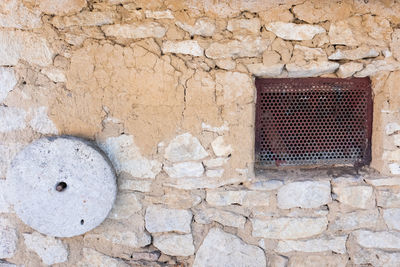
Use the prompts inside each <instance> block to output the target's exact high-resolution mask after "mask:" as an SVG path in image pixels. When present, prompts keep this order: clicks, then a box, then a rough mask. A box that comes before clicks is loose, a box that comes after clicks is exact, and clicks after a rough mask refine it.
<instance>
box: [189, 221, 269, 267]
mask: <svg viewBox="0 0 400 267" xmlns="http://www.w3.org/2000/svg"><path fill="white" fill-rule="evenodd" d="M266 264H267V263H266V259H265V254H264V251H263V250H262V249H261V248H259V247H257V246H253V245H248V244H246V243H245V242H243V241H242V240H241V239H240V238H238V237H237V236H235V235H232V234H228V233H225V232H224V231H222V230H220V229H218V228H212V229H210V231H209V232H208V234H207V236H206V237H205V239H204V240H203V243H202V244H201V246H200V248H199V250H198V251H197V253H196V258H195V260H194V263H193V267H212V266H248V267H250V266H251V267H265V266H266Z"/></svg>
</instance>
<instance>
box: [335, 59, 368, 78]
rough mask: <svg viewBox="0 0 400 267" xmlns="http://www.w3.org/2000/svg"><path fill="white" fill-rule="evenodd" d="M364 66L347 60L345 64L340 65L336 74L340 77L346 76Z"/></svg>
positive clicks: (351, 74)
mask: <svg viewBox="0 0 400 267" xmlns="http://www.w3.org/2000/svg"><path fill="white" fill-rule="evenodd" d="M363 68H364V64H363V63H359V62H348V63H345V64H342V65H340V67H339V69H338V71H337V75H338V76H339V77H340V78H348V77H351V76H353V75H354V73H356V72H357V71H360V70H362V69H363Z"/></svg>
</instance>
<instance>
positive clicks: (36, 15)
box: [0, 0, 42, 29]
mask: <svg viewBox="0 0 400 267" xmlns="http://www.w3.org/2000/svg"><path fill="white" fill-rule="evenodd" d="M0 10H1V13H0V27H4V28H16V29H32V28H40V27H41V26H42V21H41V20H40V11H39V10H37V9H36V10H30V9H29V8H27V7H26V6H25V5H24V4H23V2H21V1H18V0H9V1H2V3H0Z"/></svg>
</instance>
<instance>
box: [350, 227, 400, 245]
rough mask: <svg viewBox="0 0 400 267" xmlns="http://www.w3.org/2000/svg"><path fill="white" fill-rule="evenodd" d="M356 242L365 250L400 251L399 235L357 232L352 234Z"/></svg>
mask: <svg viewBox="0 0 400 267" xmlns="http://www.w3.org/2000/svg"><path fill="white" fill-rule="evenodd" d="M352 235H354V237H355V239H356V242H357V243H358V244H359V245H360V246H362V247H365V248H381V249H400V233H398V232H372V231H367V230H357V231H355V232H353V233H352Z"/></svg>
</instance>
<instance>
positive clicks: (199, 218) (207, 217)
mask: <svg viewBox="0 0 400 267" xmlns="http://www.w3.org/2000/svg"><path fill="white" fill-rule="evenodd" d="M195 221H196V222H198V223H202V224H209V223H211V222H212V221H216V222H218V223H220V224H222V225H225V226H229V227H237V228H240V229H244V225H245V223H246V218H245V217H243V216H241V215H238V214H235V213H233V212H230V211H224V210H218V209H215V208H208V209H202V210H200V209H199V210H197V211H196V213H195Z"/></svg>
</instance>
